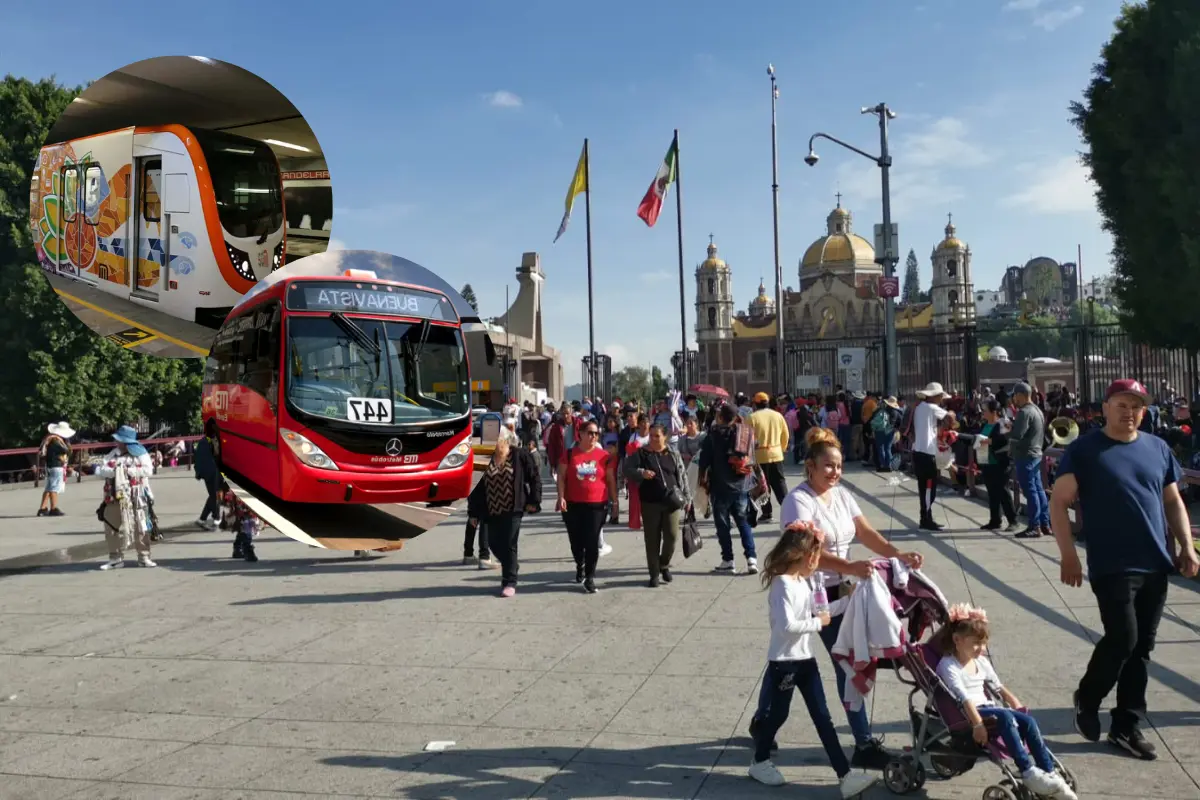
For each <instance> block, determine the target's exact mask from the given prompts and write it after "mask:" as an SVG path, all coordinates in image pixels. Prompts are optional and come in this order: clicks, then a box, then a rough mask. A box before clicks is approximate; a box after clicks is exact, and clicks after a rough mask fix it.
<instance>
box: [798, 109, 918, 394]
mask: <svg viewBox="0 0 1200 800" xmlns="http://www.w3.org/2000/svg"><path fill="white" fill-rule="evenodd" d="M862 113H863V114H874V115H876V116H877V117H879V153H880V154H879V155H878V156H873V155H871V154H870V153H868V152H866V151H865V150H859V149H858V148H857V147H855V146H854V145H851V144H846V143H845V142H843V141H842V140H841V139H835V138H834V137H832V136H830V135H829V134H827V133H814V134H813V135H812V136H811V137H810V138H809V140H808V155H807V156H805V158H804V163H806V164H808V165H809V166H810V167H815V166H816V165H817V161H819V160H820V157H819V156H818V155H817V153H816V151H814V150H813V142H814V141H816V140H817V139H827V140H828V141H831V142H833V143H834V144H838V145H841V146H842V147H844V148H846V149H847V150H850V151H851V152H854V153H858V154H859V155H860V156H862V157H864V158H867V159H870V160H871V161H874V162H875V164H876V165H877V166H878V167H879V170H880V173H881V174H882V181H883V254H882V255H878V254H877V255H876V258H875V260H876V262H878V263H880V264H882V265H883V275H884V277H885V278H888V279H891V278H893V277H894V276H895V273H896V262H897V261H898V260H899V259H898V258H897V257H896V254H895V253H894V252H893V251H894V250H895V248H894V247H893V246H892V187H891V181H890V175H889V170H891V168H892V156H891V153H890V152H888V122H889V121H890V120H893V119H895V118H896V112H894V111H892V110H891V109H890V108H888V107H887V103H879V104H878V105H874V106H870V107H865V108H863V109H862ZM889 283H891V281H890V280H889ZM883 310H884V316H883V324H884V328H885V330H884V337H885V344H884V347H885V349H886V350H887V358H886V360H885V369H884V393H885V394H890V395H897V396H898V395H899V388H900V386H899V384H900V377H899V368H898V363H897V357H896V298H895V296H894V295H892V294H891V293H889V294H888V296H887V297H886V298H884V306H883Z"/></svg>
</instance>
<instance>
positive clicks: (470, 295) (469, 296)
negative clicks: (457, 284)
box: [458, 283, 479, 314]
mask: <svg viewBox="0 0 1200 800" xmlns="http://www.w3.org/2000/svg"><path fill="white" fill-rule="evenodd" d="M458 293H459V294H461V295H462V299H463V300H466V301H467V303H469V304H470V306H471V308H473V309H475V313H476V314H478V313H479V300H478V298H476V297H475V290H474V289H472V288H471V284H469V283H464V284H463V287H462V289H461V290H459V292H458Z"/></svg>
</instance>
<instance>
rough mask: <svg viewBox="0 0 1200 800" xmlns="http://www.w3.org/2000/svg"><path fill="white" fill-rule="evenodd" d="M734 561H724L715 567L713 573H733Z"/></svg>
mask: <svg viewBox="0 0 1200 800" xmlns="http://www.w3.org/2000/svg"><path fill="white" fill-rule="evenodd" d="M733 566H734V565H733V562H732V561H722V562H721V563H720V564H719V565H718V566H716V567H713V572H733Z"/></svg>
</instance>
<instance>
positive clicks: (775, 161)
mask: <svg viewBox="0 0 1200 800" xmlns="http://www.w3.org/2000/svg"><path fill="white" fill-rule="evenodd" d="M767 75H769V76H770V78H771V202H772V205H773V208H772V221H773V223H774V233H775V353H776V356H775V375H776V391H778V392H779V394H784V393H786V392H787V375H786V370H785V369H784V357H783V263H782V262H781V261H780V260H779V139H778V136H777V135H776V114H775V107H776V104H777V101H778V100H779V87H778V86H776V85H775V65H774V64H767Z"/></svg>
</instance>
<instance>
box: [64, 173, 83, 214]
mask: <svg viewBox="0 0 1200 800" xmlns="http://www.w3.org/2000/svg"><path fill="white" fill-rule="evenodd" d="M62 204H63V212H62V213H63V222H73V221H74V220H75V215H76V214H77V213H79V168H78V167H76V166H75V165H71V166H69V167H63V177H62Z"/></svg>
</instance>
